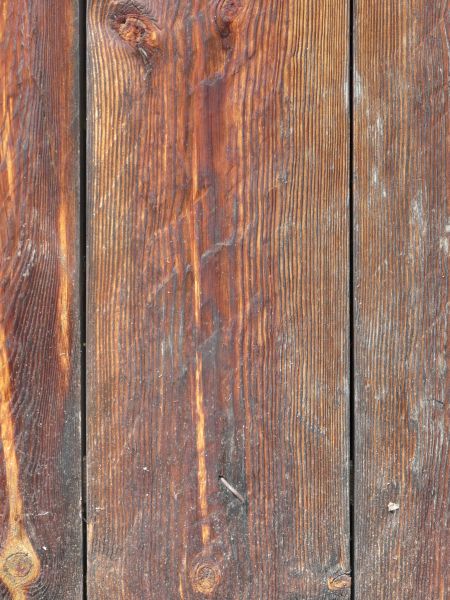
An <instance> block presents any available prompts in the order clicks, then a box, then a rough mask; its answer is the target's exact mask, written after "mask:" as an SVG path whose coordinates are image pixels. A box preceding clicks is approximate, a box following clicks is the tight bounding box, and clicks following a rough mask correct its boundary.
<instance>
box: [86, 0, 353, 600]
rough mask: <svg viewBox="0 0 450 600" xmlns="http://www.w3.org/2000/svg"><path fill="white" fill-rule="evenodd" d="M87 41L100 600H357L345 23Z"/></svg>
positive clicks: (252, 0)
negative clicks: (351, 505)
mask: <svg viewBox="0 0 450 600" xmlns="http://www.w3.org/2000/svg"><path fill="white" fill-rule="evenodd" d="M88 22H89V25H88V27H89V40H88V60H89V64H88V80H89V97H88V107H89V151H88V163H89V180H88V197H89V207H88V214H89V226H88V237H89V252H88V268H89V276H88V430H89V434H88V456H89V468H88V483H89V500H88V507H89V508H88V512H89V514H88V533H89V535H88V541H89V545H88V569H89V573H88V584H89V594H90V597H91V598H96V599H97V600H100V599H103V598H105V599H106V598H108V599H109V598H111V597H114V598H122V599H127V600H130V599H132V598H135V599H142V598H154V599H161V598H167V599H169V598H170V599H175V598H180V599H186V600H187V599H194V598H205V597H209V598H217V599H219V598H220V599H221V600H226V599H231V598H233V599H234V598H239V599H244V598H246V599H254V600H261V599H262V598H264V599H271V600H281V599H285V600H295V599H300V598H308V599H310V600H312V599H313V598H314V599H325V598H327V599H328V598H338V597H339V598H345V597H349V592H350V590H349V586H350V580H349V577H348V576H345V575H344V572H345V571H347V570H348V568H349V564H348V547H349V536H348V520H349V519H348V490H347V480H348V461H347V453H348V444H349V431H348V427H347V420H348V406H349V405H348V344H347V337H348V301H347V297H348V218H347V212H348V159H347V157H348V142H349V134H348V117H347V107H346V103H345V98H346V90H347V81H346V74H347V69H348V51H347V47H348V3H347V1H346V0H333V1H331V0H323V1H321V2H317V1H316V0H300V1H299V0H283V2H280V1H279V0H264V1H262V0H220V1H219V2H217V1H216V0H214V1H210V0H193V1H187V0H181V1H176V0H167V1H165V2H160V1H156V0H154V1H151V0H146V1H143V2H141V3H138V2H131V1H129V2H126V1H125V2H121V3H120V2H119V3H115V2H111V1H109V0H108V1H107V0H91V2H90V9H89V19H88ZM220 477H223V478H224V479H225V480H226V481H227V482H228V483H229V484H230V486H231V487H232V488H234V489H235V490H236V491H237V492H238V494H240V495H242V497H243V498H244V502H242V501H241V500H240V498H239V496H238V495H237V494H235V493H234V492H233V491H232V490H231V489H230V487H229V486H227V485H226V484H225V483H224V481H222V480H220Z"/></svg>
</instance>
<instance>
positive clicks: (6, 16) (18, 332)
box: [0, 0, 82, 600]
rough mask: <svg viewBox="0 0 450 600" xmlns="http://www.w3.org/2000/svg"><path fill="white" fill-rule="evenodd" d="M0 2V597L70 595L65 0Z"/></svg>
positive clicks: (71, 286) (72, 406)
mask: <svg viewBox="0 0 450 600" xmlns="http://www.w3.org/2000/svg"><path fill="white" fill-rule="evenodd" d="M57 4H58V6H57V7H55V5H54V3H52V2H50V1H49V0H39V1H38V2H31V1H26V0H3V2H2V3H1V6H0V72H1V75H0V136H1V137H0V437H1V440H0V449H1V452H0V596H1V598H11V599H12V600H25V599H28V598H29V599H31V598H33V599H38V598H39V599H44V598H46V599H48V598H52V599H61V600H62V599H64V600H67V598H80V597H81V583H82V579H81V578H82V574H81V570H82V569H81V567H82V560H81V553H82V542H81V526H80V458H81V450H80V436H79V429H80V427H79V407H80V397H79V360H78V354H79V344H78V337H79V329H78V285H77V281H78V275H77V272H78V268H77V264H78V244H77V223H78V194H77V187H78V183H77V182H78V148H77V97H76V96H77V92H76V90H77V64H78V60H77V54H76V53H77V10H78V9H77V2H75V0H60V1H59V2H58V3H57Z"/></svg>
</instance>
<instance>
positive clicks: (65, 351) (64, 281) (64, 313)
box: [57, 202, 70, 386]
mask: <svg viewBox="0 0 450 600" xmlns="http://www.w3.org/2000/svg"><path fill="white" fill-rule="evenodd" d="M58 238H59V252H60V262H61V268H60V280H59V291H58V311H57V314H58V316H59V327H58V356H59V362H60V366H61V374H62V375H63V377H64V382H65V385H66V386H67V383H68V376H69V370H70V335H69V324H70V316H69V302H70V284H69V277H68V271H67V269H68V267H69V265H68V240H67V207H66V204H65V203H64V202H61V205H60V209H59V214H58Z"/></svg>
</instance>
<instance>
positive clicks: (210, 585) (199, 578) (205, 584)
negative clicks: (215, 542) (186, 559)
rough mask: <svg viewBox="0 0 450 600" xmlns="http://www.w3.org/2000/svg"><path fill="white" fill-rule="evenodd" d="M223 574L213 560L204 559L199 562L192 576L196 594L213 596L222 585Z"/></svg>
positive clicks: (193, 569) (194, 567) (192, 571)
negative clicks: (220, 584)
mask: <svg viewBox="0 0 450 600" xmlns="http://www.w3.org/2000/svg"><path fill="white" fill-rule="evenodd" d="M221 578H222V573H221V571H220V568H219V566H218V565H217V563H215V562H214V561H213V560H211V559H208V558H203V559H201V560H199V562H197V563H196V564H195V565H194V566H193V568H192V570H191V574H190V579H191V584H192V588H193V590H194V592H197V593H199V594H206V595H208V594H212V593H213V592H214V591H215V589H216V588H217V586H218V585H219V583H220V580H221Z"/></svg>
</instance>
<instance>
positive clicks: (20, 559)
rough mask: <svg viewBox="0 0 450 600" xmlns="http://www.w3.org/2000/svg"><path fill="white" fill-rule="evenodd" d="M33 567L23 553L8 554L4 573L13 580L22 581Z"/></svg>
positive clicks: (29, 558) (29, 559)
mask: <svg viewBox="0 0 450 600" xmlns="http://www.w3.org/2000/svg"><path fill="white" fill-rule="evenodd" d="M32 567H33V561H32V559H31V557H30V556H28V554H26V553H25V552H16V553H15V554H10V555H9V556H8V557H7V558H6V560H5V564H4V569H5V571H6V572H7V573H8V574H9V575H10V576H11V577H14V579H23V578H24V577H26V576H27V575H28V574H29V573H30V571H31V569H32Z"/></svg>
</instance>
